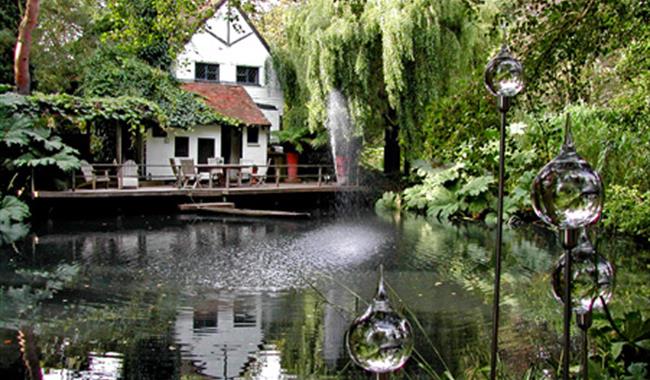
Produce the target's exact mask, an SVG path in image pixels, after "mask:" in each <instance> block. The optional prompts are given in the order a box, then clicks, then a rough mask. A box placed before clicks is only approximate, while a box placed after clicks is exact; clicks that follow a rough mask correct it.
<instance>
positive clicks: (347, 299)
mask: <svg viewBox="0 0 650 380" xmlns="http://www.w3.org/2000/svg"><path fill="white" fill-rule="evenodd" d="M492 235H493V234H491V233H490V231H486V230H484V229H482V228H478V227H476V228H475V227H468V228H454V227H450V226H441V225H435V224H430V223H427V222H426V221H424V220H423V219H420V218H404V219H402V220H401V221H400V222H399V223H397V224H395V223H393V222H392V221H386V220H382V219H381V218H377V217H375V216H372V215H368V216H364V217H363V218H355V219H348V220H346V219H337V220H331V219H322V220H313V221H300V222H294V221H278V220H247V219H233V218H225V219H224V218H198V217H196V218H190V219H185V218H169V217H164V218H159V219H157V218H155V217H148V218H138V217H129V218H122V219H120V220H118V221H116V220H98V221H90V222H89V221H86V222H84V223H81V222H79V223H74V222H71V223H66V224H60V225H59V224H56V223H55V224H54V225H53V226H50V232H49V233H48V234H43V235H42V236H40V237H39V239H38V241H37V242H36V241H32V242H31V243H30V244H27V245H26V247H25V248H24V250H23V251H24V254H21V255H17V256H16V255H13V256H12V255H11V253H10V252H7V254H4V252H3V254H2V255H0V278H2V279H3V280H2V285H3V286H4V287H5V288H6V287H7V286H14V287H17V286H21V284H23V283H24V284H26V285H28V286H31V284H33V283H32V282H31V280H30V279H29V278H28V277H26V276H25V273H26V272H29V271H32V270H33V271H37V272H38V273H41V275H42V274H43V273H45V275H42V276H41V277H39V278H40V279H39V281H40V283H42V281H46V282H47V281H50V279H48V278H49V277H48V276H50V275H48V274H47V273H59V272H60V271H59V269H58V268H60V267H61V266H62V265H67V266H73V267H74V268H77V269H78V270H77V271H76V272H75V273H74V274H71V275H69V276H67V277H66V278H60V277H61V276H59V277H57V281H59V282H60V284H61V285H60V287H61V290H59V291H57V292H56V293H55V294H54V296H53V298H52V299H36V298H34V297H32V296H33V295H34V294H36V293H34V292H32V293H30V294H31V296H30V297H32V298H30V300H29V301H27V300H26V299H18V298H17V299H16V303H17V304H20V303H21V302H22V304H23V306H24V304H25V303H26V302H33V305H35V306H38V307H37V308H34V309H33V310H36V309H38V311H34V312H32V313H31V314H29V315H27V316H26V318H27V319H29V320H30V321H33V323H34V324H35V325H36V326H39V328H38V331H39V335H40V340H39V345H40V349H41V357H42V358H43V359H42V363H43V364H44V366H45V367H46V368H50V370H49V371H50V373H51V374H55V373H57V372H56V371H58V373H59V374H66V373H70V374H74V376H76V377H75V378H78V377H80V376H84V375H83V374H84V373H85V372H88V371H92V370H93V369H92V368H93V367H92V366H93V363H95V362H94V360H95V359H93V356H92V355H95V356H94V357H99V356H103V357H106V355H107V354H106V353H110V352H114V353H119V354H115V355H114V356H110V357H115V358H119V359H120V360H122V365H121V366H115V367H114V368H117V370H116V371H117V372H120V375H119V376H121V377H122V378H125V379H130V378H143V376H145V375H144V374H146V376H149V377H146V378H156V379H168V378H170V379H173V378H179V377H183V376H186V377H191V376H194V375H196V376H197V377H200V378H213V379H291V378H320V377H321V376H322V377H328V376H329V378H341V379H348V378H360V377H363V374H362V372H361V371H360V370H358V369H355V368H354V366H351V365H349V359H348V357H347V354H346V352H345V348H344V335H345V330H346V329H347V327H348V326H349V323H350V322H351V320H352V318H353V317H354V316H356V315H358V314H359V313H360V312H361V311H362V310H363V309H365V307H366V305H365V304H364V303H363V302H362V301H359V300H358V299H357V298H356V297H355V295H354V294H353V293H352V292H351V291H354V292H355V293H357V294H359V295H360V296H361V297H362V298H364V299H366V300H369V299H370V298H372V296H373V294H374V285H375V280H376V268H377V266H378V264H379V263H383V264H384V266H385V268H386V272H385V277H386V281H387V284H388V285H389V287H390V291H391V292H392V294H394V295H396V297H397V301H398V303H397V305H396V306H398V307H399V308H400V309H401V310H402V311H404V312H405V314H406V313H408V314H409V318H411V317H416V318H417V320H418V321H419V325H421V326H422V328H423V329H424V331H417V329H415V330H416V331H415V332H414V335H415V347H416V349H417V350H418V352H419V353H420V354H421V355H422V357H423V358H425V360H426V361H427V363H426V364H427V365H428V366H430V367H431V368H432V369H433V370H435V371H440V372H442V371H444V370H445V369H449V370H450V371H451V372H452V373H462V371H463V370H464V369H465V368H464V366H465V365H467V363H466V362H464V361H463V360H465V359H463V358H464V357H467V355H468V349H472V348H473V347H480V346H481V343H480V342H481V339H482V334H483V333H484V331H486V328H487V327H489V325H490V320H489V318H490V316H489V294H490V288H491V287H490V286H489V284H490V282H491V279H490V277H489V273H490V271H489V268H490V263H489V260H490V255H491V253H490V252H491V249H490V248H489V247H492V246H493V244H492V241H491V240H490V239H492V237H491V236H492ZM505 246H506V252H509V254H508V257H507V259H506V264H507V265H508V275H510V276H515V275H521V276H522V277H524V278H527V277H528V276H530V274H532V273H540V272H543V271H545V270H547V269H548V267H550V265H551V264H552V262H553V258H552V256H551V255H549V254H548V253H547V251H546V250H543V249H541V248H539V247H538V245H537V244H534V243H532V242H531V241H530V240H527V239H525V238H523V237H520V236H518V235H509V234H506V243H505ZM485 247H488V248H487V249H486V248H485ZM43 276H44V277H43ZM10 278H11V279H12V280H11V282H9V280H8V279H10ZM515 301H516V300H514V299H513V298H512V297H511V298H507V297H506V302H512V303H514V302H515ZM10 310H13V309H11V308H9V307H7V309H6V310H4V311H3V312H2V314H0V323H2V325H0V327H6V328H8V329H10V330H9V331H10V333H9V336H11V335H12V334H15V331H16V329H17V327H18V325H17V324H16V323H14V322H11V320H12V318H14V319H15V317H16V315H11V313H12V312H11V311H10ZM505 330H506V331H507V330H508V329H507V328H505ZM63 342H68V343H66V344H64V343H63ZM432 344H433V345H435V347H433V346H432ZM436 349H437V350H438V352H439V354H437V353H436V352H435V351H436ZM93 352H94V353H95V354H91V353H93ZM12 355H13V356H12ZM16 355H18V357H19V354H16V352H15V351H11V353H10V354H9V353H5V352H3V351H0V363H2V364H0V377H2V378H4V376H2V374H3V373H9V371H12V370H16V368H18V367H20V366H21V363H20V360H18V361H15V360H13V359H12V360H13V361H12V360H9V359H8V358H9V357H12V358H14V357H15V356H16ZM111 355H112V354H111ZM418 365H419V364H418V363H417V362H413V363H411V362H409V363H407V366H406V369H405V370H406V371H408V372H409V373H411V374H415V375H416V376H418V374H419V372H418V371H420V369H419V367H418ZM66 371H70V372H66ZM60 376H63V375H60ZM66 376H67V375H66ZM119 376H118V377H119ZM152 376H153V377H152Z"/></svg>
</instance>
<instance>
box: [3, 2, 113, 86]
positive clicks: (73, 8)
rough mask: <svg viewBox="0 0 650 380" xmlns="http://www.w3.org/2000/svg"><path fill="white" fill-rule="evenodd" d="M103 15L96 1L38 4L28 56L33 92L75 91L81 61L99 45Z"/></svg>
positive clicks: (80, 69)
mask: <svg viewBox="0 0 650 380" xmlns="http://www.w3.org/2000/svg"><path fill="white" fill-rule="evenodd" d="M103 12H104V11H103V8H102V6H101V4H100V3H99V2H98V1H96V0H47V1H41V2H40V10H39V14H38V28H36V29H35V30H34V34H33V44H32V51H31V54H30V63H31V66H32V67H33V69H32V82H33V88H34V89H36V90H38V91H40V92H44V93H51V92H56V93H61V92H65V93H72V92H73V91H74V89H75V88H76V86H77V85H78V81H79V73H80V72H81V71H82V64H83V62H84V60H85V59H86V58H87V57H88V56H90V55H91V54H92V52H93V51H94V50H95V49H96V47H97V45H98V43H99V41H98V40H99V36H98V33H97V30H96V19H97V18H98V17H99V15H101V14H102V13H103ZM14 43H15V41H14Z"/></svg>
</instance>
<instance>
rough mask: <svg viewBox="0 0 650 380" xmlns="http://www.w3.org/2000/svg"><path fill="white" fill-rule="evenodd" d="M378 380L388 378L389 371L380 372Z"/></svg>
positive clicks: (386, 379)
mask: <svg viewBox="0 0 650 380" xmlns="http://www.w3.org/2000/svg"><path fill="white" fill-rule="evenodd" d="M377 380H388V372H384V373H378V374H377Z"/></svg>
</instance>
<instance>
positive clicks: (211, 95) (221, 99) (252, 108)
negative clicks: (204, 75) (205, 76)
mask: <svg viewBox="0 0 650 380" xmlns="http://www.w3.org/2000/svg"><path fill="white" fill-rule="evenodd" d="M181 88H182V89H183V90H185V91H189V92H192V93H195V94H197V95H200V96H201V97H202V98H203V100H204V101H205V103H206V104H207V105H208V106H210V107H212V108H213V109H214V110H215V111H217V112H219V113H220V114H222V115H224V116H227V117H231V118H234V119H237V120H240V121H241V122H242V124H245V125H247V126H254V125H256V126H270V125H271V122H270V121H269V120H268V119H267V118H266V117H265V116H264V114H263V113H262V111H260V109H259V107H257V105H256V104H255V102H254V101H253V99H252V98H251V97H250V95H248V92H246V90H245V89H244V88H243V87H241V86H236V85H228V84H221V83H205V82H195V83H185V84H183V85H182V86H181Z"/></svg>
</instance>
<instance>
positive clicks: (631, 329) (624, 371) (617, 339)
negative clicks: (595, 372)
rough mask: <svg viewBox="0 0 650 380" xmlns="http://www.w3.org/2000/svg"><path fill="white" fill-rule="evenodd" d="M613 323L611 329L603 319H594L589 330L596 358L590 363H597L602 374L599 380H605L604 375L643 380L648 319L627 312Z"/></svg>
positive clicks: (649, 331)
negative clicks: (599, 364) (601, 369)
mask: <svg viewBox="0 0 650 380" xmlns="http://www.w3.org/2000/svg"><path fill="white" fill-rule="evenodd" d="M613 322H614V325H612V323H610V321H608V320H606V319H605V318H604V317H603V316H601V315H597V316H596V319H595V320H594V324H593V327H592V329H591V330H590V332H591V334H590V335H591V336H592V340H593V344H594V347H595V352H596V355H595V357H592V358H591V360H594V361H596V362H599V363H601V367H602V368H603V372H605V373H604V375H605V376H603V377H602V378H608V376H606V375H609V376H621V377H622V378H623V379H630V380H631V379H645V378H647V377H645V376H646V375H647V368H646V367H647V365H648V363H647V358H648V357H649V355H650V319H647V318H644V317H643V315H642V314H641V312H639V311H631V312H627V313H625V314H624V315H622V316H621V317H618V318H614V321H613ZM614 326H617V327H616V328H615V327H614ZM644 361H645V362H644Z"/></svg>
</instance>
